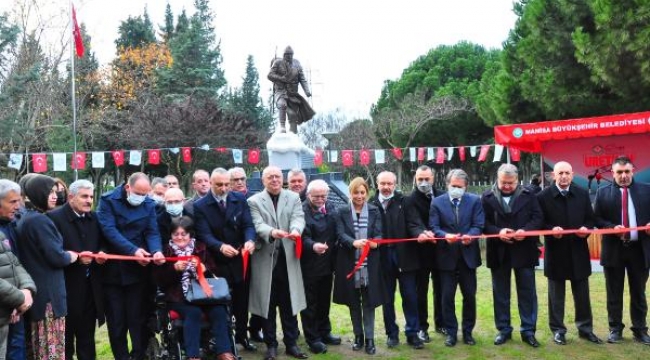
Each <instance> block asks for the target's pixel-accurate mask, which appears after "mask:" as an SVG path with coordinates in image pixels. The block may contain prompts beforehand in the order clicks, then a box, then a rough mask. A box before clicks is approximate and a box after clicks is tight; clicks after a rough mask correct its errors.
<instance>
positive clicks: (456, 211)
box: [451, 199, 460, 225]
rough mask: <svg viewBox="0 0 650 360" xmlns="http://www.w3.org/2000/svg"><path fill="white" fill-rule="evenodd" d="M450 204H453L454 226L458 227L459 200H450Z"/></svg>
mask: <svg viewBox="0 0 650 360" xmlns="http://www.w3.org/2000/svg"><path fill="white" fill-rule="evenodd" d="M451 202H452V203H453V204H454V215H455V216H456V225H458V203H460V200H458V199H452V200H451Z"/></svg>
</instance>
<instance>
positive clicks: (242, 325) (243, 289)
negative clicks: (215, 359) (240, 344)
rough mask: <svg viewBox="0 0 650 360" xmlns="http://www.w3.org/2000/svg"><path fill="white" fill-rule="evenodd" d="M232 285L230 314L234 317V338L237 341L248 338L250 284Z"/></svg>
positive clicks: (243, 282) (242, 282) (245, 281)
mask: <svg viewBox="0 0 650 360" xmlns="http://www.w3.org/2000/svg"><path fill="white" fill-rule="evenodd" d="M231 284H232V285H231V286H232V314H233V316H235V338H236V339H237V340H241V339H245V338H247V337H248V334H247V333H246V331H247V330H248V290H249V287H250V282H249V281H248V280H242V281H240V282H236V283H231Z"/></svg>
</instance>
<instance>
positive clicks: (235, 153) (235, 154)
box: [232, 149, 244, 164]
mask: <svg viewBox="0 0 650 360" xmlns="http://www.w3.org/2000/svg"><path fill="white" fill-rule="evenodd" d="M243 159H244V154H243V151H241V149H232V161H234V162H235V164H241V163H242V162H243Z"/></svg>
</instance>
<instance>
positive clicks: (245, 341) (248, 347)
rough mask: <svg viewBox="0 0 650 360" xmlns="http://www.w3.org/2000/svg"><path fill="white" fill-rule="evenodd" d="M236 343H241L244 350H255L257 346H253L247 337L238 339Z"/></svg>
mask: <svg viewBox="0 0 650 360" xmlns="http://www.w3.org/2000/svg"><path fill="white" fill-rule="evenodd" d="M237 344H239V345H241V346H242V347H243V348H244V350H246V351H257V346H255V344H253V343H252V342H251V341H250V340H249V339H248V338H241V339H238V340H237Z"/></svg>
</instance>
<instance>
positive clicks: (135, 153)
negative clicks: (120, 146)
mask: <svg viewBox="0 0 650 360" xmlns="http://www.w3.org/2000/svg"><path fill="white" fill-rule="evenodd" d="M141 163H142V151H140V150H131V152H129V165H134V166H139V165H140V164H141Z"/></svg>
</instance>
